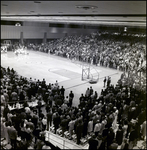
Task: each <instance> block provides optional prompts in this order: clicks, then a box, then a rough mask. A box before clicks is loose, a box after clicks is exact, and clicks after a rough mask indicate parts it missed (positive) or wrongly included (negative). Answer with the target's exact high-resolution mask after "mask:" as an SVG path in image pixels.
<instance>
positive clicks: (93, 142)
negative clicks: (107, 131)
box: [88, 135, 99, 150]
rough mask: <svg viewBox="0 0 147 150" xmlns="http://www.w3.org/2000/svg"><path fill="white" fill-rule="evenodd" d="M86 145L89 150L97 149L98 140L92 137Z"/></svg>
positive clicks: (94, 136)
mask: <svg viewBox="0 0 147 150" xmlns="http://www.w3.org/2000/svg"><path fill="white" fill-rule="evenodd" d="M88 143H89V150H90V149H91V150H94V149H97V147H98V144H99V143H98V140H97V139H96V135H93V136H92V137H91V138H90V139H89V141H88Z"/></svg>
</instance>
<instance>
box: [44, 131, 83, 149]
mask: <svg viewBox="0 0 147 150" xmlns="http://www.w3.org/2000/svg"><path fill="white" fill-rule="evenodd" d="M45 132H46V133H47V134H48V136H47V137H46V138H48V140H50V134H51V135H53V136H55V137H56V138H58V139H61V140H63V143H62V144H61V143H59V142H57V141H55V140H53V139H51V140H52V141H55V142H56V143H58V144H60V145H61V146H62V147H63V149H65V147H66V148H68V149H72V148H70V147H68V146H66V143H69V144H71V145H74V146H75V147H77V148H79V149H82V146H79V145H77V144H74V143H72V142H71V141H69V140H68V139H63V138H62V137H60V136H58V135H56V134H53V133H52V132H50V131H45Z"/></svg>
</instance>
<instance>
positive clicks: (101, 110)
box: [1, 67, 146, 149]
mask: <svg viewBox="0 0 147 150" xmlns="http://www.w3.org/2000/svg"><path fill="white" fill-rule="evenodd" d="M129 80H130V78H128V77H126V76H125V74H122V75H121V78H120V80H118V83H117V85H116V86H115V87H114V85H113V84H111V79H110V78H109V80H108V79H106V81H105V83H107V84H106V88H105V89H102V91H101V94H100V95H99V96H98V94H97V91H94V89H93V88H92V86H91V87H89V88H87V90H86V91H85V93H83V94H81V97H80V98H79V105H78V107H74V106H72V101H73V98H74V93H73V92H72V91H71V92H70V93H69V96H66V97H65V95H64V93H65V89H64V87H63V86H62V87H60V86H59V84H58V81H56V83H54V84H51V83H49V84H48V85H47V84H46V81H45V79H43V80H42V81H39V80H36V79H32V78H31V77H30V79H27V78H24V77H22V76H18V75H17V73H16V71H15V70H14V69H13V68H12V69H10V68H9V67H8V68H7V69H5V68H3V67H1V135H2V137H3V138H5V140H6V141H7V142H8V143H9V144H11V146H12V147H13V148H14V149H15V148H16V147H17V148H18V147H19V148H20V147H21V148H22V147H23V148H24V147H25V148H28V147H30V146H32V142H33V141H34V143H33V148H35V149H43V145H46V144H45V140H43V139H44V138H45V137H44V132H45V130H50V129H51V128H52V127H54V130H53V132H54V133H55V134H57V131H58V129H61V134H60V135H61V136H62V137H64V136H66V135H65V133H66V132H68V133H69V139H70V140H73V141H74V140H75V139H76V141H75V142H76V143H77V144H81V143H82V138H85V139H86V140H87V142H89V146H90V147H92V145H91V143H92V142H90V141H93V140H96V141H98V145H97V148H98V149H106V148H107V149H113V148H112V147H113V146H114V145H115V146H116V147H118V146H119V147H120V148H121V149H123V148H124V147H125V148H129V149H132V148H134V147H135V146H137V141H140V140H143V141H145V140H146V86H145V83H143V84H142V88H139V87H140V86H138V85H137V84H136V85H134V84H129V85H128V81H129ZM108 81H109V82H108ZM36 99H37V100H38V105H37V107H31V106H29V105H28V101H32V102H33V101H35V100H36ZM42 100H43V101H44V102H45V104H46V105H45V109H46V114H44V113H43V112H42V109H41V107H42V105H41V101H42ZM8 104H9V105H15V108H16V109H14V110H13V111H10V109H9V107H8ZM20 104H22V105H23V108H21V109H20ZM40 136H41V137H42V139H41V140H40V139H39V138H40ZM87 137H88V138H87ZM94 138H95V139H94ZM19 139H21V140H19ZM18 141H19V142H18ZM50 144H51V143H50ZM50 148H51V146H50Z"/></svg>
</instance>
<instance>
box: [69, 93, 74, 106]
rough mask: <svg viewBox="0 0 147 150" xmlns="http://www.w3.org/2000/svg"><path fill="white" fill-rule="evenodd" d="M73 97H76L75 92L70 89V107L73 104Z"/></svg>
mask: <svg viewBox="0 0 147 150" xmlns="http://www.w3.org/2000/svg"><path fill="white" fill-rule="evenodd" d="M73 98H74V93H73V92H72V91H70V93H69V107H71V106H72V101H73Z"/></svg>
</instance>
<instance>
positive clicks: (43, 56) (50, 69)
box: [1, 50, 122, 106]
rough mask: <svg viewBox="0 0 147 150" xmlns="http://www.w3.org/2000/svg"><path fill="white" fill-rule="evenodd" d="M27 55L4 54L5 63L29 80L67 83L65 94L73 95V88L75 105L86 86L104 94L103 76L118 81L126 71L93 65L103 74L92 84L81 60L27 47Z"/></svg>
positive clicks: (113, 81)
mask: <svg viewBox="0 0 147 150" xmlns="http://www.w3.org/2000/svg"><path fill="white" fill-rule="evenodd" d="M26 53H27V55H26V54H18V55H16V54H15V53H14V52H12V51H8V52H7V53H1V66H2V67H5V68H7V67H8V66H9V67H10V68H14V70H15V71H17V73H18V74H19V75H21V76H24V77H27V78H28V79H29V78H30V77H32V79H36V80H38V79H39V80H43V78H44V79H45V80H46V83H47V84H49V83H55V82H56V80H57V81H58V83H59V86H62V85H63V86H64V88H65V89H66V90H65V96H68V95H69V92H70V91H71V90H72V91H73V93H74V95H75V97H74V99H73V105H74V106H77V105H78V104H79V97H80V95H81V93H83V94H85V92H86V89H87V88H88V87H90V86H92V87H93V89H94V91H97V92H98V94H100V92H101V89H102V88H103V79H104V77H105V76H106V77H107V76H110V77H111V83H112V84H116V83H117V81H118V79H119V78H120V75H121V73H122V72H120V71H117V70H115V69H110V68H106V67H101V66H94V65H91V66H90V68H91V73H92V74H93V75H96V72H95V70H96V71H97V72H98V73H99V80H98V82H97V83H96V84H90V83H89V82H88V80H84V81H82V65H81V62H79V63H78V61H76V62H73V61H71V60H69V59H67V58H63V57H60V56H55V55H51V54H47V53H43V52H39V51H32V50H26Z"/></svg>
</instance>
